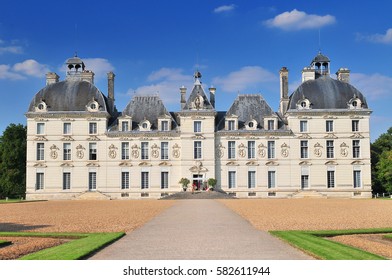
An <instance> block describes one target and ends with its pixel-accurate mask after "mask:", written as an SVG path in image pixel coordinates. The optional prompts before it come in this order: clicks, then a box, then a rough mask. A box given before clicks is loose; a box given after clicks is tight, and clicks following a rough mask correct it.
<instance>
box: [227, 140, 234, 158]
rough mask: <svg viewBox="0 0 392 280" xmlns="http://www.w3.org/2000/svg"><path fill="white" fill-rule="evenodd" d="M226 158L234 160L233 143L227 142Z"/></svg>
mask: <svg viewBox="0 0 392 280" xmlns="http://www.w3.org/2000/svg"><path fill="white" fill-rule="evenodd" d="M227 156H228V158H229V159H233V158H235V141H229V142H228V150H227Z"/></svg>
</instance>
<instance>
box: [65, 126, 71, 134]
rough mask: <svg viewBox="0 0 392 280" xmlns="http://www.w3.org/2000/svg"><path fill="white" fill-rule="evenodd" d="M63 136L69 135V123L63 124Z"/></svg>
mask: <svg viewBox="0 0 392 280" xmlns="http://www.w3.org/2000/svg"><path fill="white" fill-rule="evenodd" d="M63 134H65V135H68V134H71V123H63Z"/></svg>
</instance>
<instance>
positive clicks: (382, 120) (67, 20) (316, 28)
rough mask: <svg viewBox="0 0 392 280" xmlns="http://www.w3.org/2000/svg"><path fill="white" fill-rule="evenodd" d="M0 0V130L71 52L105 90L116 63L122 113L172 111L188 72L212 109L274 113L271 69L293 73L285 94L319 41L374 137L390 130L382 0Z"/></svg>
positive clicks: (391, 27)
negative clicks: (254, 101)
mask: <svg viewBox="0 0 392 280" xmlns="http://www.w3.org/2000/svg"><path fill="white" fill-rule="evenodd" d="M0 1H1V3H0V4H1V5H0V6H1V10H0V96H1V98H2V102H1V103H0V114H1V118H0V131H3V130H4V129H5V128H6V126H7V125H8V124H9V123H12V122H13V123H23V124H25V123H26V121H25V116H24V113H25V112H26V110H27V108H28V105H29V103H30V100H31V99H32V98H33V96H34V94H35V93H37V92H38V91H39V90H40V89H41V88H42V87H44V85H45V73H46V72H48V71H51V72H56V73H57V74H58V75H60V79H64V76H65V71H64V62H65V61H66V60H67V59H68V58H70V57H72V56H73V55H74V53H75V51H77V53H78V56H79V57H81V58H82V59H83V60H84V62H85V64H86V68H87V69H90V70H92V71H94V72H95V74H96V76H95V84H96V85H97V87H98V88H99V89H100V90H101V91H102V92H104V93H105V94H106V93H107V81H106V73H107V72H108V71H114V73H115V74H116V81H115V98H116V105H117V108H118V110H120V111H122V110H123V109H124V108H125V106H126V104H127V103H128V102H129V100H130V99H131V97H132V96H133V95H134V94H138V95H140V94H159V95H160V96H161V98H162V99H163V101H164V103H165V105H166V107H167V108H168V109H169V110H171V111H177V110H179V107H180V105H179V100H180V94H179V89H178V88H179V87H180V86H182V85H185V86H186V87H187V88H188V94H189V92H190V90H191V87H192V84H193V78H192V75H193V73H194V71H195V70H196V69H199V71H201V72H202V74H203V79H202V82H203V84H204V87H205V89H206V90H207V88H208V87H210V86H211V85H214V86H215V87H216V88H217V94H216V107H217V110H227V109H228V108H229V107H230V105H231V103H232V102H233V101H234V99H235V98H236V96H237V95H238V93H242V94H243V93H261V94H262V95H263V96H264V98H265V99H266V100H267V102H268V103H269V105H270V106H271V107H272V108H273V109H274V110H276V111H277V110H278V105H279V104H278V102H279V78H278V77H279V69H280V68H281V67H282V66H286V67H287V68H288V69H289V71H290V72H289V83H290V92H292V91H294V90H295V88H296V87H297V86H298V85H299V84H300V81H301V70H302V69H303V67H305V66H309V64H310V62H311V60H312V59H313V57H314V56H315V55H317V53H318V51H319V50H320V49H321V51H322V53H323V54H325V55H327V56H328V57H329V58H330V59H331V72H332V73H335V72H336V71H337V70H338V68H340V67H347V68H349V69H350V70H351V83H352V84H353V85H354V86H355V87H357V88H358V89H359V90H360V91H362V93H363V94H364V95H365V96H366V98H367V101H368V104H369V106H370V108H371V109H372V110H373V111H374V112H373V114H372V118H371V138H372V140H374V139H376V138H377V137H378V136H379V135H380V134H381V133H383V132H385V131H386V130H387V129H388V128H389V127H391V126H392V116H391V114H390V113H389V111H390V102H392V55H391V53H392V20H391V17H390V11H391V8H392V4H391V3H390V2H389V1H378V2H377V5H375V4H374V3H373V2H371V1H366V2H365V1H361V2H358V1H338V0H330V1H309V0H307V1H306V0H303V1H302V0H299V1H284V0H280V1H272V0H271V1H261V0H260V1H256V0H255V1H211V0H210V1H208V0H199V1H185V0H182V1H180V0H171V1H158V0H138V1H137V0H134V1H115V0H113V1H74V0H72V1H39V0H38V1H20V0H13V1H5V0H0ZM333 76H335V75H334V74H333Z"/></svg>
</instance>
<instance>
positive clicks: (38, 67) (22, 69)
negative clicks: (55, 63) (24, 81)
mask: <svg viewBox="0 0 392 280" xmlns="http://www.w3.org/2000/svg"><path fill="white" fill-rule="evenodd" d="M12 70H13V71H14V72H19V73H22V74H24V75H27V76H32V77H37V78H41V77H44V76H45V74H46V73H47V72H49V68H48V67H47V66H46V65H44V64H40V63H38V62H37V61H35V60H34V59H28V60H25V61H23V62H20V63H16V64H15V65H14V66H13V67H12Z"/></svg>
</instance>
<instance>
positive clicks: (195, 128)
mask: <svg viewBox="0 0 392 280" xmlns="http://www.w3.org/2000/svg"><path fill="white" fill-rule="evenodd" d="M193 132H201V121H194V122H193Z"/></svg>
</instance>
